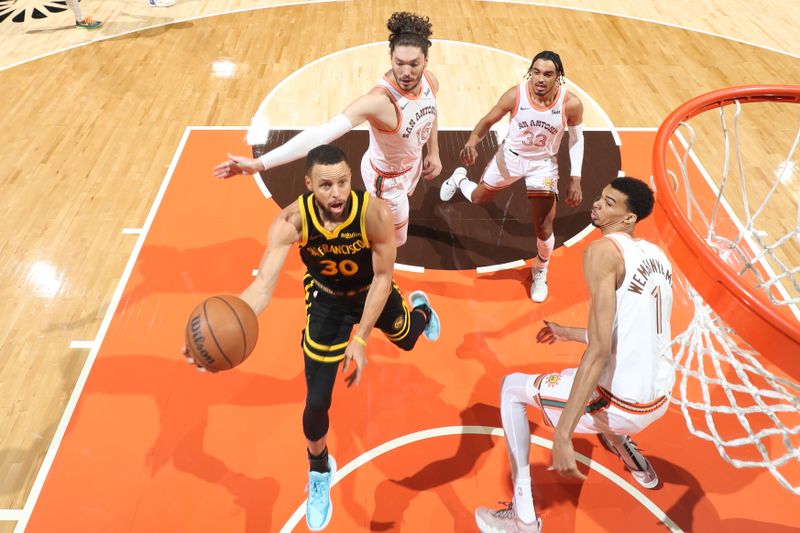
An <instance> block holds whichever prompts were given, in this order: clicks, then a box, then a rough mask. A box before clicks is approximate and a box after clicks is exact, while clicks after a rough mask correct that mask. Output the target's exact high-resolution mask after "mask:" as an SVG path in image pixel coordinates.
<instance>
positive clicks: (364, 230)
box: [361, 194, 369, 248]
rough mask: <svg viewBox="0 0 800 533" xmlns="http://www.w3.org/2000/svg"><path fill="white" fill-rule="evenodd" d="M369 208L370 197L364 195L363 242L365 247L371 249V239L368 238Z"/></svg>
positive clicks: (362, 212)
mask: <svg viewBox="0 0 800 533" xmlns="http://www.w3.org/2000/svg"><path fill="white" fill-rule="evenodd" d="M368 207H369V195H368V194H365V195H364V206H363V207H362V208H361V240H362V241H364V246H366V247H367V248H369V239H368V238H367V208H368Z"/></svg>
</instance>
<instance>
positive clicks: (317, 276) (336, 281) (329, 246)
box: [297, 191, 373, 296]
mask: <svg viewBox="0 0 800 533" xmlns="http://www.w3.org/2000/svg"><path fill="white" fill-rule="evenodd" d="M297 202H298V204H299V207H300V217H301V219H302V223H303V228H302V236H301V238H300V242H299V246H300V258H301V259H302V260H303V263H305V265H306V268H307V269H308V273H309V274H310V275H311V277H312V278H314V281H315V282H316V284H317V285H318V286H319V287H320V288H321V289H322V290H323V291H325V292H327V293H329V294H332V295H333V296H345V295H348V293H353V292H354V291H355V292H360V291H362V290H365V289H366V288H368V287H369V285H370V283H372V276H373V271H372V250H371V248H370V244H369V240H368V239H367V229H366V219H365V217H366V213H367V206H368V205H369V195H368V194H367V193H366V192H365V191H350V213H349V215H348V216H347V219H345V220H344V222H342V223H341V224H339V225H338V226H336V227H335V228H334V229H333V230H327V229H325V226H324V224H323V223H322V221H321V220H320V219H319V215H318V214H317V210H316V206H315V205H314V196H313V195H312V193H310V192H308V193H306V194H303V195H302V196H300V197H299V198H298V199H297Z"/></svg>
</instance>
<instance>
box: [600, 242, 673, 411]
mask: <svg viewBox="0 0 800 533" xmlns="http://www.w3.org/2000/svg"><path fill="white" fill-rule="evenodd" d="M605 237H606V238H609V239H611V240H612V241H613V242H614V244H615V245H617V248H618V249H619V250H620V252H621V253H622V257H623V260H624V261H625V279H624V280H623V281H622V285H620V287H619V288H618V289H617V312H616V315H615V316H614V331H613V336H612V349H611V351H612V359H611V364H610V365H609V367H608V369H607V370H606V372H605V373H604V375H603V376H601V378H600V381H599V383H598V384H599V386H600V387H602V388H604V389H606V390H607V391H608V392H610V393H611V394H612V395H613V396H614V397H616V398H619V399H621V400H624V401H627V402H632V403H634V404H647V403H649V402H652V401H653V400H655V399H657V398H659V397H661V396H665V395H668V394H669V392H670V390H671V388H672V384H673V381H674V374H673V368H672V363H671V352H670V348H669V344H670V341H671V339H672V337H671V334H670V324H669V321H670V314H671V312H672V265H671V264H670V262H669V260H668V259H667V257H666V255H664V252H663V251H662V250H661V249H660V248H659V247H658V246H656V245H655V244H653V243H651V242H647V241H645V240H641V239H634V238H633V237H631V236H629V235H628V234H626V233H612V234H609V235H606V236H605Z"/></svg>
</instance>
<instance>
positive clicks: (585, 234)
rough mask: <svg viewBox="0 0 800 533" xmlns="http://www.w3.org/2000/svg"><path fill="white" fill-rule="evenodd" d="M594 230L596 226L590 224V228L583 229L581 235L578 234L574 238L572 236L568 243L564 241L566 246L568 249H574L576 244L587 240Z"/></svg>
mask: <svg viewBox="0 0 800 533" xmlns="http://www.w3.org/2000/svg"><path fill="white" fill-rule="evenodd" d="M594 229H595V228H594V226H593V225H591V224H589V225H588V226H586V227H585V228H583V229H582V230H581V231H580V233H577V234H575V235H573V236H572V238H570V239H567V240H566V241H564V246H566V247H567V248H570V247H572V246H575V245H576V244H578V243H579V242H580V241H582V240H583V239H585V238H586V237H588V236H589V234H590V233H592V231H594Z"/></svg>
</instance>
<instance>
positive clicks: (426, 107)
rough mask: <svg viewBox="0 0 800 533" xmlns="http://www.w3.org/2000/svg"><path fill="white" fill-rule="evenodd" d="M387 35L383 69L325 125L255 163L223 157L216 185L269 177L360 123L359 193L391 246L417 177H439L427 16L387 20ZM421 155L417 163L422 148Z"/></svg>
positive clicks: (404, 223) (400, 240)
mask: <svg viewBox="0 0 800 533" xmlns="http://www.w3.org/2000/svg"><path fill="white" fill-rule="evenodd" d="M386 26H387V28H388V29H389V32H390V34H389V58H390V60H391V64H392V66H391V69H389V70H388V71H387V72H386V73H385V74H384V76H383V78H381V79H380V80H378V83H377V84H376V85H375V86H374V87H373V88H372V89H371V90H370V91H369V92H368V93H367V94H365V95H363V96H360V97H358V98H357V99H356V100H354V101H353V102H352V103H351V104H350V105H348V106H347V107H346V108H345V109H344V111H342V113H341V114H339V115H336V116H335V117H333V118H332V119H330V120H329V121H328V122H327V123H325V124H322V125H320V126H316V127H314V128H310V129H307V130H305V131H303V132H301V133H300V134H298V135H297V136H295V137H293V138H292V139H291V140H290V141H288V142H287V143H285V144H283V145H281V146H279V147H277V148H275V149H274V150H271V151H269V152H267V153H266V154H264V155H262V156H261V157H259V158H258V159H251V158H248V157H242V156H236V155H231V154H228V160H227V161H225V162H224V163H221V164H219V165H217V166H216V167H215V168H214V175H215V176H216V177H218V178H230V177H232V176H236V175H238V174H253V173H255V172H262V171H269V169H271V168H274V167H276V166H279V165H283V164H285V163H289V162H291V161H294V160H296V159H300V158H301V157H305V155H306V154H307V153H308V152H309V150H311V149H312V148H314V147H316V146H319V145H321V144H327V143H330V142H331V141H333V140H335V139H338V138H339V137H341V136H342V135H344V134H345V133H347V132H349V131H350V130H351V129H353V128H354V127H356V126H358V125H360V124H363V123H364V122H366V123H367V126H368V129H369V148H368V149H367V151H366V153H365V154H364V156H363V158H362V161H361V177H362V179H363V180H364V186H365V187H366V189H367V191H368V192H369V193H370V194H372V195H373V196H376V197H378V198H382V199H383V200H385V201H386V203H388V204H389V208H390V209H391V211H392V221H393V223H394V229H395V231H394V237H395V243H396V244H397V246H401V245H402V244H404V243H405V242H406V238H407V235H408V218H409V202H408V197H409V196H410V195H411V194H412V193H413V192H414V188H415V187H416V185H417V183H418V181H419V178H420V176H422V177H424V178H425V179H428V180H430V179H433V178H435V177H436V176H438V175H439V173H440V172H441V171H442V163H441V160H440V158H439V142H438V135H437V131H438V127H437V110H436V92H437V91H438V89H439V82H438V80H437V79H436V77H435V76H434V75H433V74H432V73H430V72H429V71H427V70H426V67H427V65H428V49H429V48H430V46H431V41H430V40H429V38H430V36H431V34H432V31H431V23H430V20H429V19H428V17H422V16H419V15H416V14H414V13H407V12H397V13H393V14H392V16H391V17H390V18H389V20H388V22H387V24H386ZM425 146H427V155H426V156H425V157H424V158H423V147H425Z"/></svg>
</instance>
